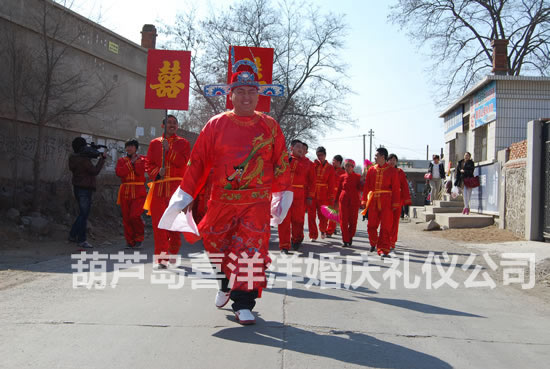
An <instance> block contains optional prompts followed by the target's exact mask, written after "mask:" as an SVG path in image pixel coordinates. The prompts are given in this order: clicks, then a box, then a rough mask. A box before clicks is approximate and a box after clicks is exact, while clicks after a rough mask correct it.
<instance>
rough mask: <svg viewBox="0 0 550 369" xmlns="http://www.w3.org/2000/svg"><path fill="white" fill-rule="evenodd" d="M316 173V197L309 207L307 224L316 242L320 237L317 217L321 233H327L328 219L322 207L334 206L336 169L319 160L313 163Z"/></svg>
mask: <svg viewBox="0 0 550 369" xmlns="http://www.w3.org/2000/svg"><path fill="white" fill-rule="evenodd" d="M313 168H314V171H315V197H314V198H313V201H312V202H311V205H310V206H308V210H307V222H308V226H309V238H311V239H312V240H316V239H317V237H318V231H317V224H316V217H317V216H318V217H319V230H320V231H321V233H326V232H327V225H328V224H327V223H328V221H327V218H325V216H324V215H323V213H321V206H322V205H330V206H332V205H334V197H335V195H336V191H335V187H336V186H335V181H336V177H335V175H334V167H333V166H332V165H330V164H329V162H328V161H326V160H325V162H324V164H321V162H320V161H319V160H315V162H314V163H313Z"/></svg>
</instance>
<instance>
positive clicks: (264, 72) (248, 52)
mask: <svg viewBox="0 0 550 369" xmlns="http://www.w3.org/2000/svg"><path fill="white" fill-rule="evenodd" d="M231 48H233V51H234V52H235V63H236V62H238V61H239V60H243V59H246V60H250V61H253V62H254V64H256V67H257V68H258V78H259V80H260V84H261V85H264V84H271V82H272V78H273V49H270V48H264V47H247V46H230V47H229V63H228V69H227V83H228V84H230V83H231V75H232V74H233V73H232V71H231V68H232V67H233V64H232V63H231ZM225 105H226V108H227V109H233V104H232V103H231V100H230V99H229V97H227V101H226V104H225ZM256 110H258V111H263V112H266V113H269V111H270V110H271V98H270V97H269V96H259V98H258V105H256Z"/></svg>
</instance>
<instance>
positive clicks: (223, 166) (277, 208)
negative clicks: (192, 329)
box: [161, 70, 293, 324]
mask: <svg viewBox="0 0 550 369" xmlns="http://www.w3.org/2000/svg"><path fill="white" fill-rule="evenodd" d="M231 81H232V83H231V84H230V85H229V88H230V92H229V96H230V99H231V102H232V103H233V106H234V109H233V110H232V111H227V112H225V113H221V114H218V115H216V116H214V117H212V118H211V119H210V120H209V121H208V123H206V125H205V126H204V128H203V129H202V131H201V133H200V135H199V137H198V139H197V142H196V143H195V145H194V147H193V152H192V153H191V159H190V160H189V164H188V167H187V172H186V173H185V176H184V178H183V180H182V181H181V184H180V188H179V189H178V191H177V192H176V193H175V194H174V196H173V198H172V201H171V203H170V207H169V208H168V209H167V211H166V212H165V215H164V217H163V219H162V220H161V226H163V227H166V228H172V227H173V226H174V225H175V224H176V222H177V220H178V219H181V218H184V217H185V216H187V218H184V219H189V217H188V212H189V210H191V209H192V206H193V199H194V198H196V196H197V194H198V193H199V192H200V191H201V189H202V187H203V186H204V184H205V182H206V180H207V178H208V176H209V174H210V172H211V171H212V174H211V177H210V181H211V183H212V190H211V195H210V201H209V202H208V209H207V211H206V215H205V216H204V218H203V219H202V220H201V222H200V223H199V225H198V231H199V233H200V236H201V237H202V242H203V245H204V248H205V249H206V251H207V253H208V255H209V257H210V261H211V263H212V264H213V265H214V266H215V267H217V268H216V269H218V270H219V271H221V272H222V273H223V278H222V280H221V288H220V291H218V294H217V295H216V299H215V305H216V307H218V308H221V307H223V306H225V304H226V303H227V302H228V301H229V299H231V300H233V304H232V308H233V311H234V313H235V317H236V319H237V321H238V322H239V323H241V324H254V323H255V317H254V315H253V314H252V312H251V310H252V309H253V308H254V306H255V305H256V298H258V297H259V296H261V291H262V289H263V288H264V287H266V285H267V280H266V277H265V269H266V268H267V266H268V265H269V263H270V261H271V260H270V258H269V255H268V249H269V236H270V222H271V224H272V225H275V224H280V223H281V222H282V220H283V219H284V218H285V216H286V213H287V211H288V208H289V207H290V204H291V203H292V197H293V194H292V192H291V190H290V187H291V185H290V175H289V173H290V170H289V169H288V168H289V162H288V153H287V150H286V144H285V138H284V136H283V133H282V131H281V127H280V126H279V124H278V123H277V122H276V121H275V120H274V119H273V118H271V117H270V116H268V115H266V114H263V113H260V112H257V111H256V110H255V108H256V105H257V103H258V94H259V88H260V85H259V83H258V77H257V74H256V73H255V72H251V71H249V70H237V71H236V72H234V73H233V75H232V78H231ZM261 86H262V87H263V86H265V85H261ZM207 87H208V86H207ZM205 90H206V88H205ZM270 213H271V216H273V218H271V219H270ZM191 220H192V219H191ZM186 224H189V223H186ZM172 229H173V228H172Z"/></svg>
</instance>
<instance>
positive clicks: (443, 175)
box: [428, 162, 445, 180]
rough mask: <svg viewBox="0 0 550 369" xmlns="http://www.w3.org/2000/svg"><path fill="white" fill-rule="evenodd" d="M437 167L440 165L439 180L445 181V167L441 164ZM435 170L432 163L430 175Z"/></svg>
mask: <svg viewBox="0 0 550 369" xmlns="http://www.w3.org/2000/svg"><path fill="white" fill-rule="evenodd" d="M437 165H439V178H441V180H444V179H445V168H444V166H443V163H439V164H437ZM433 168H434V163H433V162H430V165H429V166H428V173H433V172H432V170H433Z"/></svg>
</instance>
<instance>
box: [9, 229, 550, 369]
mask: <svg viewBox="0 0 550 369" xmlns="http://www.w3.org/2000/svg"><path fill="white" fill-rule="evenodd" d="M359 227H360V229H362V230H364V228H365V224H364V223H361V222H360V223H359ZM276 241H277V238H276V234H274V235H273V237H272V245H271V249H272V251H273V252H274V257H275V263H274V267H275V269H274V270H273V271H272V272H270V277H271V280H272V281H274V285H273V288H271V289H269V290H266V291H264V293H263V297H262V298H261V299H259V300H258V305H257V308H256V309H255V311H256V314H257V324H256V325H254V326H248V327H242V326H240V325H238V324H237V323H236V322H235V320H234V317H233V314H232V313H231V310H230V309H229V308H227V309H223V310H217V309H216V308H215V307H214V306H213V297H214V294H215V290H214V289H205V288H195V289H194V288H193V287H194V285H195V284H197V283H209V281H208V280H207V279H199V278H193V279H191V278H183V279H181V276H182V275H184V274H185V273H187V274H190V273H193V267H195V269H201V265H202V264H201V263H200V261H201V259H200V257H199V254H198V253H199V252H200V251H201V246H200V244H196V245H191V246H190V245H186V246H185V247H183V248H182V255H183V259H182V265H181V266H179V267H177V268H174V270H172V271H168V272H163V273H161V274H162V275H163V276H165V277H167V278H168V277H170V278H173V279H174V281H175V282H178V281H181V280H183V282H184V285H183V287H181V288H174V289H169V288H168V286H167V285H162V284H152V283H151V281H150V278H151V275H152V271H151V252H152V244H151V241H149V242H147V243H146V247H145V249H144V252H145V253H147V254H148V260H147V261H146V262H143V264H141V265H143V268H144V279H139V278H137V277H130V276H128V274H126V275H125V276H126V277H122V278H120V279H119V281H118V282H116V283H115V288H112V287H111V283H112V281H113V277H114V275H115V274H114V272H113V262H114V261H113V260H110V261H109V262H108V263H107V269H108V273H106V274H101V273H97V274H96V276H97V277H98V279H101V278H102V277H103V276H105V280H106V282H107V284H108V285H107V287H106V288H100V286H101V283H100V282H101V281H96V283H94V284H93V288H86V287H85V286H80V287H76V288H73V274H72V273H71V265H70V264H71V262H75V261H71V259H70V258H69V257H64V258H59V259H54V260H50V261H47V262H43V263H40V264H35V265H27V266H23V267H19V269H22V270H31V271H33V272H39V273H41V274H37V276H38V278H35V279H29V280H27V281H25V282H24V283H20V284H13V285H12V286H11V287H7V288H5V289H3V290H0V358H1V360H0V368H10V369H12V368H163V369H164V368H224V369H226V368H228V369H229V368H258V367H261V368H262V369H268V368H277V369H280V368H335V367H338V368H340V367H342V368H356V367H369V368H396V369H397V368H403V369H405V368H407V369H410V368H423V369H426V368H542V367H546V366H547V365H548V362H549V359H550V333H549V332H550V308H549V307H547V306H546V305H544V304H543V303H542V302H541V301H540V300H539V299H537V298H536V297H533V296H530V295H529V294H526V293H524V292H523V291H521V290H519V289H518V288H512V287H511V286H506V287H505V286H503V285H502V282H498V281H497V282H496V284H497V286H496V288H494V289H491V288H487V287H486V288H465V287H464V283H465V281H466V280H467V278H468V277H470V276H471V275H472V271H473V270H474V268H475V266H474V265H472V266H469V267H468V265H465V264H464V263H465V261H466V260H467V258H468V256H469V254H470V253H471V251H472V250H471V249H468V250H466V249H464V250H460V249H458V250H457V249H456V247H454V248H450V247H449V248H448V247H447V245H445V244H444V241H442V240H441V239H437V238H433V237H432V236H431V235H429V234H427V233H422V232H419V231H418V230H417V229H416V228H415V227H414V225H409V224H404V225H403V226H402V232H401V234H400V241H399V242H398V251H397V255H396V258H394V259H392V263H397V262H399V265H398V266H396V265H397V264H394V266H393V267H392V264H391V263H388V262H384V261H382V260H380V259H379V258H377V257H374V256H373V255H372V254H371V255H370V257H369V258H368V260H367V261H368V268H370V269H368V270H369V271H370V275H371V277H372V280H371V282H374V283H371V282H369V281H368V280H366V281H365V282H364V283H362V285H361V286H358V287H357V288H355V289H353V288H339V289H336V288H329V287H334V285H335V284H337V283H338V282H339V281H338V278H342V282H345V280H346V277H350V276H349V273H346V270H348V269H349V268H352V266H353V268H355V269H356V270H355V271H354V272H353V273H352V274H351V279H350V281H351V282H357V281H358V280H360V278H361V277H362V276H363V277H364V276H365V270H366V269H367V267H366V266H365V263H364V261H365V260H364V258H363V259H361V254H362V253H363V255H366V254H365V253H366V251H367V250H368V246H367V241H366V233H365V232H364V231H359V232H358V237H356V239H355V240H354V248H353V249H345V250H342V249H341V248H340V247H339V246H338V244H339V242H340V238H339V237H336V238H332V239H327V240H324V241H321V242H317V243H314V244H313V243H306V244H305V245H304V247H303V249H302V250H301V251H303V253H302V254H300V255H296V258H295V259H294V262H293V264H292V265H294V267H296V268H298V269H300V271H299V272H296V273H294V277H295V279H297V280H295V281H293V283H292V288H291V289H289V288H287V280H284V278H285V276H286V275H288V274H289V273H288V272H287V271H285V263H283V262H281V260H282V259H281V258H280V257H279V255H278V253H277V244H276ZM447 248H448V249H449V250H451V251H452V252H451V253H449V257H453V256H455V257H456V258H458V267H457V269H456V270H455V271H454V272H453V273H452V279H453V280H454V281H456V282H457V283H458V285H459V286H458V287H457V288H456V289H455V288H452V287H450V286H449V285H448V284H444V285H442V286H441V287H439V288H437V289H435V288H434V287H435V286H438V283H439V281H440V279H441V274H442V273H443V274H444V272H445V271H448V270H449V268H451V267H452V265H453V261H452V260H447V261H444V260H443V262H442V263H440V265H439V266H440V268H442V269H438V268H437V265H436V263H435V262H433V263H426V257H427V256H428V255H429V252H430V251H431V250H435V251H437V252H436V255H441V251H444V250H446V249H447ZM98 251H99V252H100V253H103V254H111V255H113V254H116V253H117V252H118V251H119V250H118V249H117V248H115V247H110V248H105V249H99V250H98ZM404 252H407V253H408V256H409V259H410V262H409V263H408V266H409V276H410V278H411V280H412V278H414V276H415V275H416V276H418V277H419V278H421V286H420V287H419V288H405V287H404V282H403V276H398V278H397V279H396V283H395V288H392V286H391V278H390V276H391V275H392V274H395V273H392V270H393V271H395V270H397V271H398V272H403V273H404V272H405V269H404V263H403V259H404V258H405V255H404V254H403V253H404ZM309 253H311V255H310V256H311V257H308V254H309ZM331 253H340V254H339V255H331ZM189 256H191V258H190V257H189ZM479 258H480V257H478V258H476V259H475V262H476V263H477V262H479V261H481V260H480V259H479ZM191 260H193V261H192V262H191ZM88 265H90V264H88ZM98 265H101V263H99V264H98ZM461 266H464V269H465V270H463V269H461V268H460V267H461ZM338 268H342V269H343V272H339V271H338ZM377 268H378V269H379V270H376V269H377ZM392 268H393V269H392ZM499 268H500V266H499ZM133 270H134V271H135V269H133ZM129 271H131V270H126V273H128V272H129ZM483 271H485V270H483ZM331 272H332V273H331ZM496 272H498V269H497V271H496ZM14 273H17V271H14ZM122 273H124V272H122ZM24 274H25V275H28V273H24ZM121 275H122V274H121ZM384 276H385V277H386V278H388V279H386V280H384ZM155 277H158V274H157V273H156V274H155ZM300 277H304V278H303V279H301V278H300ZM428 277H431V278H432V280H431V283H428V282H427V281H429V278H428ZM298 279H301V280H298ZM476 280H478V281H481V280H483V278H482V275H479V278H477V279H476ZM77 282H79V283H84V282H85V281H84V280H82V281H77ZM376 283H380V286H379V287H378V288H375V286H374V285H373V284H376ZM426 284H428V286H429V287H431V288H429V289H428V288H426ZM434 284H435V286H434ZM172 287H178V286H176V285H175V284H172Z"/></svg>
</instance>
